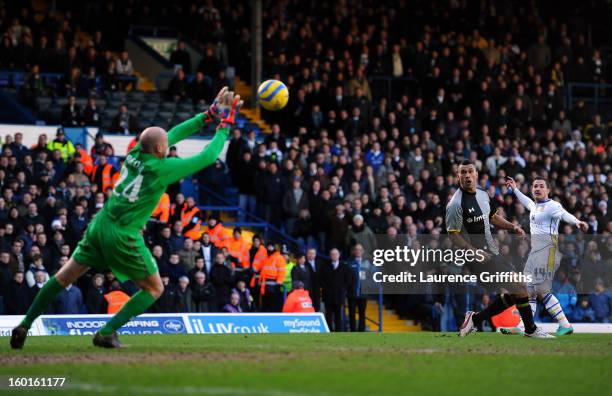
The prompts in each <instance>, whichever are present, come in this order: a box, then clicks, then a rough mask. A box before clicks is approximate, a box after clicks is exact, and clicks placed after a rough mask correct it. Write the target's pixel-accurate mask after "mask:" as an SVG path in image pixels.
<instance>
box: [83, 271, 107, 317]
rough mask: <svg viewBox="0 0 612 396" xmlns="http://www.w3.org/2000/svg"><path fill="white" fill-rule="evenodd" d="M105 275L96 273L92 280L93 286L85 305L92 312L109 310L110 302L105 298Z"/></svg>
mask: <svg viewBox="0 0 612 396" xmlns="http://www.w3.org/2000/svg"><path fill="white" fill-rule="evenodd" d="M104 294H105V291H104V276H103V275H102V274H96V275H95V276H94V277H93V279H92V280H91V286H90V287H89V290H88V291H87V296H86V297H85V306H86V307H87V312H88V313H90V314H105V313H107V312H108V302H107V301H106V299H105V298H104Z"/></svg>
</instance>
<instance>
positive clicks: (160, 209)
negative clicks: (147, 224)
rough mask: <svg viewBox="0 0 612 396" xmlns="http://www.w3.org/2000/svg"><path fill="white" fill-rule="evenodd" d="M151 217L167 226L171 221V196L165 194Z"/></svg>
mask: <svg viewBox="0 0 612 396" xmlns="http://www.w3.org/2000/svg"><path fill="white" fill-rule="evenodd" d="M151 217H154V218H156V219H157V220H159V222H160V223H164V224H167V223H168V220H169V219H170V196H169V195H168V194H167V193H163V194H162V196H161V198H160V199H159V202H158V203H157V206H156V207H155V209H154V210H153V213H152V214H151Z"/></svg>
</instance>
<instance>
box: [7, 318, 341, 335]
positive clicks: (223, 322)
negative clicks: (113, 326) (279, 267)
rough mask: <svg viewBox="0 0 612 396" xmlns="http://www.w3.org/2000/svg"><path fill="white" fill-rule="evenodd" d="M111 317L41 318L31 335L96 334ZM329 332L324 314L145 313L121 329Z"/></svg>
mask: <svg viewBox="0 0 612 396" xmlns="http://www.w3.org/2000/svg"><path fill="white" fill-rule="evenodd" d="M111 317H112V315H42V316H41V317H39V318H38V319H36V321H35V322H34V324H33V325H32V328H31V329H30V335H33V336H45V335H93V334H94V333H95V332H96V331H97V330H98V329H100V328H102V327H103V326H104V324H105V323H106V322H107V320H108V319H110V318H111ZM22 318H23V316H20V315H5V316H0V336H3V337H7V336H10V334H11V329H12V328H13V327H15V326H17V324H18V323H19V322H20V321H21V320H22ZM232 333H241V334H246V333H251V334H252V333H329V327H327V322H326V321H325V318H324V317H323V314H321V313H300V314H283V313H243V314H217V313H211V314H201V313H180V314H150V315H149V314H146V315H140V316H138V317H136V318H134V319H132V320H131V321H129V322H128V323H127V324H126V325H125V326H123V327H122V328H121V329H120V330H119V334H232Z"/></svg>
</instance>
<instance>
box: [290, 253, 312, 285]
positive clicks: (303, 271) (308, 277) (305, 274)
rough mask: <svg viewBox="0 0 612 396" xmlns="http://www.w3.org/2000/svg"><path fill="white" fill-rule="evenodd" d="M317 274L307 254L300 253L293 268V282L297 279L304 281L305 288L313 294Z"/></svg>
mask: <svg viewBox="0 0 612 396" xmlns="http://www.w3.org/2000/svg"><path fill="white" fill-rule="evenodd" d="M315 276H316V274H315V273H314V271H313V270H312V267H310V264H308V263H307V262H306V255H305V254H303V253H299V254H298V255H297V263H296V264H295V265H294V266H293V268H292V269H291V283H295V282H296V281H300V282H302V284H303V285H304V290H308V293H309V294H312V290H313V284H314V281H315ZM317 283H318V282H317Z"/></svg>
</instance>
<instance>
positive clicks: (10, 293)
mask: <svg viewBox="0 0 612 396" xmlns="http://www.w3.org/2000/svg"><path fill="white" fill-rule="evenodd" d="M29 304H30V290H29V289H28V285H26V283H25V280H24V275H23V272H15V274H14V275H13V279H12V281H11V282H10V283H9V284H8V286H7V288H6V293H5V295H4V313H5V314H6V315H25V313H26V312H27V310H28V306H29Z"/></svg>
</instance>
